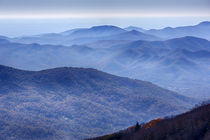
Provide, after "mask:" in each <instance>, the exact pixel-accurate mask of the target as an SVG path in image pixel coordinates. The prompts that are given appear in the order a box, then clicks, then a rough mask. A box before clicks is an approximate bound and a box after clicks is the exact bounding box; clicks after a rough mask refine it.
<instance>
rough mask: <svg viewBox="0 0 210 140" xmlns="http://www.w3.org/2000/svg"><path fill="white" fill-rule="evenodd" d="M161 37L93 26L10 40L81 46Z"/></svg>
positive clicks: (110, 27) (106, 26)
mask: <svg viewBox="0 0 210 140" xmlns="http://www.w3.org/2000/svg"><path fill="white" fill-rule="evenodd" d="M159 39H160V38H159V37H155V36H153V35H147V34H145V33H141V32H139V31H136V34H133V33H132V32H131V33H130V31H127V30H125V29H122V28H119V27H117V26H112V25H102V26H93V27H91V28H78V29H72V30H68V31H65V32H62V33H51V34H43V35H37V36H25V37H18V38H13V39H10V40H11V41H14V42H19V43H27V44H28V43H40V44H54V45H76V44H77V45H80V44H86V43H91V42H95V41H99V40H130V41H132V40H159Z"/></svg>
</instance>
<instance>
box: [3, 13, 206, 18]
mask: <svg viewBox="0 0 210 140" xmlns="http://www.w3.org/2000/svg"><path fill="white" fill-rule="evenodd" d="M147 17H148V18H170V17H172V18H173V17H174V18H178V17H180V18H181V17H210V14H174V13H168V14H166V13H159V14H152V13H151V14H148V13H98V14H95V13H86V14H84V13H75V14H73V13H63V14H62V13H61V14H54V13H43V14H0V19H43V18H44V19H56V18H61V19H62V18H78V19H79V18H147Z"/></svg>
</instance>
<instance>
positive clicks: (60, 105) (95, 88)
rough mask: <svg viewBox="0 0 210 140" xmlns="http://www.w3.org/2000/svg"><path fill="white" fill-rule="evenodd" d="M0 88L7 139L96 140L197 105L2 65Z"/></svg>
mask: <svg viewBox="0 0 210 140" xmlns="http://www.w3.org/2000/svg"><path fill="white" fill-rule="evenodd" d="M0 82H1V84H0V112H1V113H0V124H1V125H0V128H1V131H0V133H1V134H2V135H1V137H4V138H6V139H45V140H46V139H81V138H85V137H90V136H98V135H101V134H107V133H111V132H113V131H116V130H120V129H121V128H125V127H128V125H129V124H131V123H133V122H135V121H148V120H151V119H154V118H157V117H163V116H165V115H174V114H177V113H181V112H184V111H186V110H188V109H189V108H191V107H192V106H193V105H194V104H195V103H196V102H198V101H197V100H195V99H192V98H187V97H185V96H182V95H179V94H177V93H175V92H172V91H169V90H166V89H163V88H161V87H158V86H156V85H154V84H152V83H150V82H146V81H140V80H133V79H129V78H123V77H118V76H114V75H110V74H107V73H104V72H101V71H98V70H95V69H90V68H86V69H85V68H69V67H61V68H54V69H48V70H42V71H23V70H19V69H14V68H11V67H5V66H2V65H1V66H0ZM128 118H129V119H128Z"/></svg>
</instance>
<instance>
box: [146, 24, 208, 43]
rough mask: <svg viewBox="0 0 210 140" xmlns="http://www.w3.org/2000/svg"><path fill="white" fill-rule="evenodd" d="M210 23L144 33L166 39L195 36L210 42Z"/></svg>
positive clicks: (152, 30)
mask: <svg viewBox="0 0 210 140" xmlns="http://www.w3.org/2000/svg"><path fill="white" fill-rule="evenodd" d="M209 30H210V22H209V21H205V22H201V23H199V24H197V25H194V26H182V27H175V28H171V27H166V28H163V29H151V30H147V31H145V32H144V33H147V34H151V35H154V36H158V37H161V38H165V39H171V38H179V37H184V36H195V37H199V38H204V39H208V40H210V32H209Z"/></svg>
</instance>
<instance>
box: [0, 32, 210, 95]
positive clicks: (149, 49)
mask: <svg viewBox="0 0 210 140" xmlns="http://www.w3.org/2000/svg"><path fill="white" fill-rule="evenodd" d="M131 32H133V31H131ZM134 32H136V31H134ZM122 34H123V33H122ZM209 60H210V42H209V41H208V40H205V39H201V38H196V37H190V36H188V37H182V38H175V39H170V40H165V41H143V40H139V41H128V40H127V41H122V40H99V41H96V42H92V43H89V44H85V45H72V46H62V45H40V44H37V43H33V44H21V43H15V42H10V41H8V40H5V39H1V40H0V64H2V65H7V66H12V67H16V68H20V69H25V70H42V69H47V68H54V67H62V66H74V67H86V68H87V67H92V68H96V69H99V70H102V71H105V72H108V73H112V74H115V75H119V76H126V77H130V78H135V79H142V80H146V81H151V82H153V83H155V84H158V85H160V86H162V87H164V88H167V89H170V90H173V91H177V92H179V93H181V94H183V95H186V96H190V97H196V98H208V97H210V94H209V90H210V89H209V87H210V85H209V82H210V77H209V75H210V73H209V71H210V69H209V68H210V67H209V66H210V63H209V62H210V61H209Z"/></svg>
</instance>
